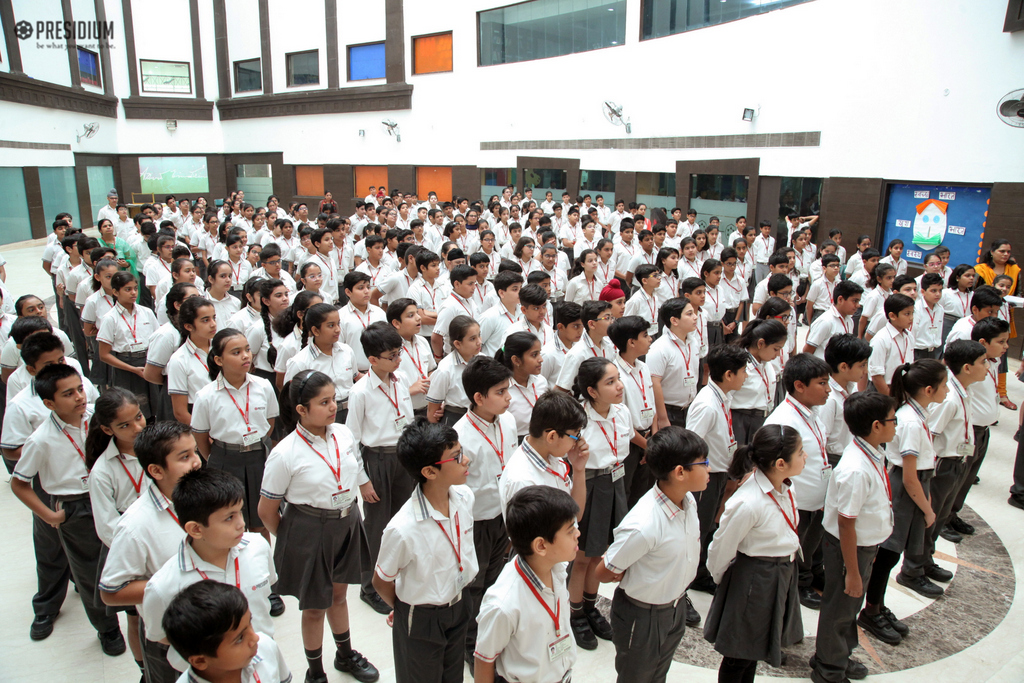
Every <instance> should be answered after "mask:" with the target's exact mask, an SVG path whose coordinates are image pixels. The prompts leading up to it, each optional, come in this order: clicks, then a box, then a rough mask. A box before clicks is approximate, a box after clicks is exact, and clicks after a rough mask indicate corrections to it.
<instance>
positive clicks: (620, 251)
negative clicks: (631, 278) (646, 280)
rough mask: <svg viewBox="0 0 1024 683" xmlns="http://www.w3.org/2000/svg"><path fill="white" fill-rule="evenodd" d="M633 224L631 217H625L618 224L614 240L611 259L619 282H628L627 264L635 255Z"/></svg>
mask: <svg viewBox="0 0 1024 683" xmlns="http://www.w3.org/2000/svg"><path fill="white" fill-rule="evenodd" d="M634 230H635V228H634V226H633V220H632V219H629V218H627V219H625V220H623V221H622V222H621V223H620V224H619V240H618V241H617V242H615V249H614V250H613V251H612V259H613V260H614V261H615V277H617V278H619V280H620V281H621V282H628V279H627V275H628V273H629V264H630V262H631V261H632V260H633V257H634V256H636V251H637V245H636V244H635V242H634Z"/></svg>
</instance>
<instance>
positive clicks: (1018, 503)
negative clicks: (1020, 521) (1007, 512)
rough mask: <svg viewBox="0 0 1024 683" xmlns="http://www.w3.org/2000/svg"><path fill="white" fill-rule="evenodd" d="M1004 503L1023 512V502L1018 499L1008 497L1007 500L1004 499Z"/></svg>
mask: <svg viewBox="0 0 1024 683" xmlns="http://www.w3.org/2000/svg"><path fill="white" fill-rule="evenodd" d="M1006 502H1007V503H1009V504H1010V505H1012V506H1013V507H1015V508H1017V509H1018V510H1024V500H1020V499H1018V498H1014V497H1013V496H1010V497H1009V498H1007V499H1006Z"/></svg>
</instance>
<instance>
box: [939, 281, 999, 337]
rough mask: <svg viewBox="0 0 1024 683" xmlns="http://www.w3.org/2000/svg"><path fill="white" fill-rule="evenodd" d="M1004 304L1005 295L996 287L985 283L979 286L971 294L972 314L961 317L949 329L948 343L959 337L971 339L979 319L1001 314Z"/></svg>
mask: <svg viewBox="0 0 1024 683" xmlns="http://www.w3.org/2000/svg"><path fill="white" fill-rule="evenodd" d="M1002 305H1003V297H1002V295H1001V294H1000V293H999V290H998V289H996V288H995V287H990V286H988V285H983V286H981V287H978V289H976V290H975V291H974V294H973V295H972V296H971V314H970V315H969V316H967V317H966V318H960V319H959V320H957V321H956V323H955V324H954V325H953V327H952V328H951V329H950V330H949V335H948V336H947V337H946V344H949V343H950V342H955V341H957V340H958V339H970V338H971V336H972V335H971V332H972V330H973V329H974V326H975V325H977V323H978V321H980V320H984V319H985V318H989V317H991V316H996V315H999V309H1000V308H1001V307H1002Z"/></svg>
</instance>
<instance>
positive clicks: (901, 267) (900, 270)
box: [878, 256, 907, 277]
mask: <svg viewBox="0 0 1024 683" xmlns="http://www.w3.org/2000/svg"><path fill="white" fill-rule="evenodd" d="M878 262H879V263H888V264H889V265H890V266H892V267H893V268H895V269H896V277H899V276H900V275H906V274H907V260H906V259H904V258H901V259H900V260H899V261H897V260H896V259H894V258H893V257H892V256H883V257H882V258H880V259H879V260H878Z"/></svg>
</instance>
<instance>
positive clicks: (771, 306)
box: [757, 296, 793, 320]
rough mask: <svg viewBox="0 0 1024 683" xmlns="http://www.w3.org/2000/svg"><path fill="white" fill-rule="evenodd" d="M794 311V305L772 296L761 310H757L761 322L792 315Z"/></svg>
mask: <svg viewBox="0 0 1024 683" xmlns="http://www.w3.org/2000/svg"><path fill="white" fill-rule="evenodd" d="M792 310H793V307H792V305H790V303H789V302H788V301H786V300H785V299H780V298H779V297H777V296H770V297H768V300H767V301H765V302H764V304H763V305H762V306H761V308H759V309H757V317H758V318H760V319H761V320H768V319H769V318H774V317H775V316H778V315H790V314H791V311H792Z"/></svg>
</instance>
